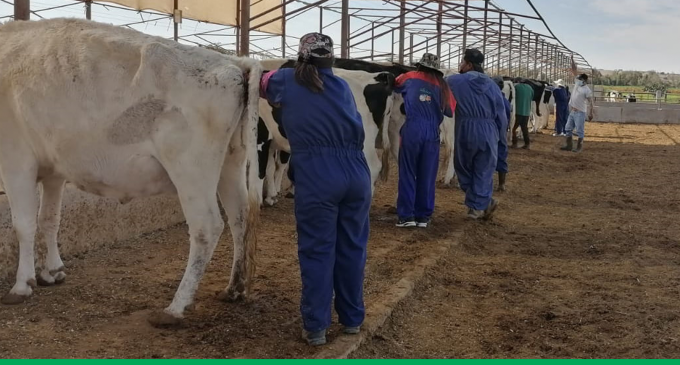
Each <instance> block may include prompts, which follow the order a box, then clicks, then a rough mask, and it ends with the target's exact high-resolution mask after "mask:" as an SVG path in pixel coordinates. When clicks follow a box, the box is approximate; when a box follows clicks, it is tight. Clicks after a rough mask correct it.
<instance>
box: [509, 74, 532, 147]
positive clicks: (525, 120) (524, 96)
mask: <svg viewBox="0 0 680 365" xmlns="http://www.w3.org/2000/svg"><path fill="white" fill-rule="evenodd" d="M533 99H534V89H532V88H531V86H529V85H527V84H522V83H520V82H517V83H515V125H514V126H513V127H512V146H511V147H512V148H517V127H520V128H522V135H523V136H524V146H522V148H523V149H525V150H528V149H529V144H530V141H529V116H530V115H531V102H532V100H533Z"/></svg>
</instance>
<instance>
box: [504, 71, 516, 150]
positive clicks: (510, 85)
mask: <svg viewBox="0 0 680 365" xmlns="http://www.w3.org/2000/svg"><path fill="white" fill-rule="evenodd" d="M503 95H504V96H505V98H506V99H508V102H509V103H510V109H512V110H511V112H510V120H509V121H508V141H510V140H511V139H512V127H513V126H514V125H515V111H516V108H515V105H516V104H515V103H516V100H515V99H517V97H516V95H517V94H515V83H514V82H512V81H509V80H505V81H503Z"/></svg>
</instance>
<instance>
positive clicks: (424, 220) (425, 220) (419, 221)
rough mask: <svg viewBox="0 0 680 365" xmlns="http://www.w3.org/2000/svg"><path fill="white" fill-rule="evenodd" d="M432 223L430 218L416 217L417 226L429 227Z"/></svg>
mask: <svg viewBox="0 0 680 365" xmlns="http://www.w3.org/2000/svg"><path fill="white" fill-rule="evenodd" d="M428 225H430V218H416V227H418V228H427V226H428Z"/></svg>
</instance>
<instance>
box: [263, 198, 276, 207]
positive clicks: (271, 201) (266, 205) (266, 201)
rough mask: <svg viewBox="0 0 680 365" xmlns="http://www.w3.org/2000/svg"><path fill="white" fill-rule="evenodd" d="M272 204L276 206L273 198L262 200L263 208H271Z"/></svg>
mask: <svg viewBox="0 0 680 365" xmlns="http://www.w3.org/2000/svg"><path fill="white" fill-rule="evenodd" d="M274 204H276V199H274V198H267V199H265V200H264V206H265V207H273V206H274Z"/></svg>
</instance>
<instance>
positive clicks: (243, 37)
mask: <svg viewBox="0 0 680 365" xmlns="http://www.w3.org/2000/svg"><path fill="white" fill-rule="evenodd" d="M175 1H177V0H175ZM240 10H241V14H240V16H241V21H240V24H239V25H240V26H239V28H240V36H239V43H240V45H241V46H240V52H239V55H240V56H248V54H249V53H250V0H241V9H240Z"/></svg>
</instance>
